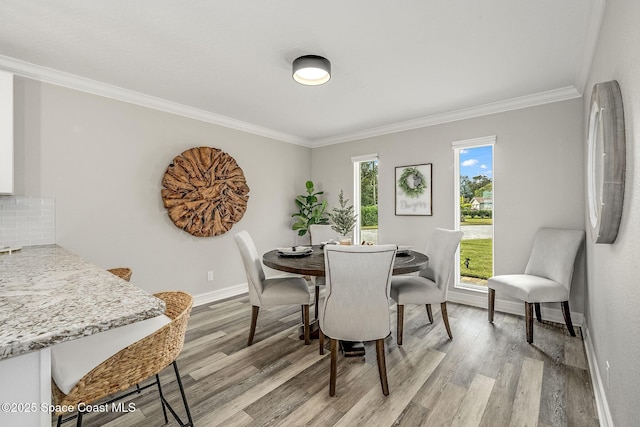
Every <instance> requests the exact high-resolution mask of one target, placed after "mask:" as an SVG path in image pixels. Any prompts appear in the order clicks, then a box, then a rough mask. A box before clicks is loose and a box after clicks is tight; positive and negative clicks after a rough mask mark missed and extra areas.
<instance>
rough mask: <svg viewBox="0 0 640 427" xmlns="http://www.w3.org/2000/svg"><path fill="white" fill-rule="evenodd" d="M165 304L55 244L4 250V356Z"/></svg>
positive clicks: (0, 331) (0, 264)
mask: <svg viewBox="0 0 640 427" xmlns="http://www.w3.org/2000/svg"><path fill="white" fill-rule="evenodd" d="M164 309H165V304H164V301H162V300H160V299H158V298H156V297H154V296H153V295H151V294H149V293H147V292H145V291H143V290H142V289H140V288H138V287H137V286H135V285H133V284H131V283H129V282H127V281H124V280H122V279H120V278H119V277H116V276H114V275H113V274H111V273H109V272H108V271H106V270H105V269H103V268H100V267H98V266H96V265H94V264H91V263H90V262H88V261H85V260H84V259H82V258H81V257H79V256H77V255H74V254H73V253H71V252H69V251H68V250H66V249H64V248H62V247H60V246H57V245H45V246H31V247H26V248H23V249H22V250H20V251H17V252H14V253H12V254H4V255H0V360H1V359H6V358H9V357H13V356H17V355H19V354H22V353H26V352H28V351H32V350H38V349H41V348H45V347H49V346H51V345H54V344H56V343H59V342H63V341H69V340H72V339H76V338H80V337H82V336H85V335H91V334H94V333H97V332H101V331H106V330H108V329H112V328H116V327H118V326H123V325H127V324H129V323H133V322H136V321H140V320H144V319H148V318H150V317H154V316H158V315H160V314H162V313H164Z"/></svg>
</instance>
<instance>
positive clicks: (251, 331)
mask: <svg viewBox="0 0 640 427" xmlns="http://www.w3.org/2000/svg"><path fill="white" fill-rule="evenodd" d="M259 311H260V307H258V306H257V305H252V306H251V329H249V339H248V340H247V346H250V345H251V344H253V336H254V335H255V334H256V323H258V312H259Z"/></svg>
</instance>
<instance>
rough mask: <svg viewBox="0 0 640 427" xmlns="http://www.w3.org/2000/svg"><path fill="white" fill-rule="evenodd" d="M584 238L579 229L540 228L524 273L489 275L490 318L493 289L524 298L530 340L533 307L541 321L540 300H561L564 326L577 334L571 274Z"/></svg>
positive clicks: (528, 340) (491, 318) (582, 232)
mask: <svg viewBox="0 0 640 427" xmlns="http://www.w3.org/2000/svg"><path fill="white" fill-rule="evenodd" d="M583 240H584V231H582V230H564V229H554V228H541V229H540V230H538V232H537V233H536V237H535V240H534V242H533V249H532V250H531V255H530V257H529V262H528V263H527V267H526V268H525V270H524V274H505V275H500V276H493V277H491V278H490V279H489V281H488V283H487V286H488V288H489V322H493V313H494V308H495V299H496V291H498V292H500V293H501V294H505V295H508V296H510V297H513V298H517V299H519V300H522V301H524V306H525V323H526V334H527V342H529V343H532V342H533V308H534V306H535V311H536V317H537V319H538V321H539V322H540V321H542V316H541V313H540V303H544V302H560V303H561V304H562V314H563V315H564V320H565V323H566V324H567V329H568V330H569V334H571V336H572V337H574V336H576V333H575V331H574V330H573V323H572V322H571V312H570V311H569V294H570V292H571V278H572V277H573V267H574V264H575V261H576V256H577V254H578V250H579V249H580V246H581V245H582V241H583Z"/></svg>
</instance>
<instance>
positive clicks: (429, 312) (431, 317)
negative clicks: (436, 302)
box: [425, 304, 433, 323]
mask: <svg viewBox="0 0 640 427" xmlns="http://www.w3.org/2000/svg"><path fill="white" fill-rule="evenodd" d="M425 307H426V308H427V317H428V318H429V323H433V312H432V311H431V304H425Z"/></svg>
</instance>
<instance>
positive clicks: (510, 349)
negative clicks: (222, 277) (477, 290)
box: [65, 296, 598, 427]
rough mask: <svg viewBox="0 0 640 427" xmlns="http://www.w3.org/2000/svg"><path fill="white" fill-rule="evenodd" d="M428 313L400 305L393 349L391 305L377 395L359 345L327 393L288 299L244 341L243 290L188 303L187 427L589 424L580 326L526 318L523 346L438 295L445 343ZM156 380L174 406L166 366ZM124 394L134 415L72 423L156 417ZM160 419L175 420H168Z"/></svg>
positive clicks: (514, 325)
mask: <svg viewBox="0 0 640 427" xmlns="http://www.w3.org/2000/svg"><path fill="white" fill-rule="evenodd" d="M433 310H434V313H433V315H434V323H433V324H429V323H428V320H427V315H426V311H425V309H424V306H409V305H407V306H405V324H404V345H403V346H401V347H399V346H397V345H396V337H395V313H396V312H395V306H394V307H393V308H392V334H391V336H389V337H388V338H387V339H386V340H385V347H386V362H387V372H388V378H389V388H390V395H389V396H388V397H385V396H383V394H382V391H381V388H380V381H379V377H378V371H377V365H376V356H375V346H374V344H373V343H367V344H366V350H367V354H366V356H365V357H356V358H344V357H342V355H339V357H338V376H337V385H336V396H335V397H333V398H332V397H329V358H330V355H329V352H328V351H325V355H324V356H320V355H319V354H318V342H317V340H313V341H312V344H311V345H309V346H305V345H304V343H303V341H300V340H299V339H298V336H297V328H296V325H297V324H298V322H299V319H300V308H299V307H297V308H296V307H283V308H275V309H264V308H263V309H261V310H260V316H259V318H258V327H257V331H256V336H255V339H254V344H253V346H251V347H246V340H247V334H248V330H249V322H250V315H251V306H250V305H249V302H248V297H247V296H241V297H237V298H233V299H230V300H226V301H223V302H218V303H215V304H210V305H205V306H200V307H196V308H194V309H193V311H192V314H191V318H190V320H189V329H188V332H187V336H186V341H185V346H184V350H183V351H182V354H181V355H180V357H179V359H178V365H179V368H180V370H181V374H182V378H183V383H184V385H185V388H186V394H187V398H188V400H189V404H190V407H191V412H192V415H193V417H194V422H195V425H196V426H198V427H209V426H217V425H221V426H225V427H229V426H267V425H268V426H299V425H300V426H301V425H320V426H334V425H335V426H365V425H366V426H368V427H377V426H421V425H423V426H491V427H493V426H518V427H520V426H537V427H546V426H550V427H551V426H580V427H585V426H587V427H588V426H598V420H597V415H596V410H595V401H594V396H593V389H592V384H591V378H590V377H589V372H588V368H587V361H586V357H585V352H584V346H583V341H582V338H581V334H580V329H579V328H576V332H577V334H578V336H577V337H571V336H569V334H568V332H567V331H566V328H565V327H564V325H559V324H554V323H549V322H543V323H539V322H536V321H534V322H535V324H534V343H533V345H530V344H527V342H526V340H525V325H524V320H523V318H522V317H518V316H512V315H506V314H502V313H498V312H496V316H495V323H494V324H493V325H492V324H490V323H488V321H487V312H486V310H484V309H480V308H474V307H468V306H464V305H458V304H452V303H449V304H448V312H449V319H450V323H451V328H452V332H453V340H452V341H450V340H449V339H448V337H447V335H446V332H445V329H444V326H443V323H442V317H441V315H440V310H439V304H438V305H433ZM523 312H524V305H523ZM312 317H313V310H312ZM327 348H328V344H327ZM161 378H162V379H163V390H164V391H165V393H166V394H167V396H168V398H169V400H170V401H171V402H175V404H174V408H176V410H177V411H178V412H179V413H180V414H182V413H183V410H182V406H181V401H180V398H179V394H178V389H177V385H176V382H175V379H174V376H173V370H172V369H170V368H169V369H166V370H165V371H164V372H163V374H162V375H161ZM130 402H132V403H135V405H136V410H135V411H133V412H130V413H125V414H123V413H103V414H95V415H94V414H91V415H89V416H86V417H85V418H84V423H83V425H85V426H109V427H115V426H144V427H147V426H162V425H164V418H163V416H162V410H161V408H160V403H159V399H158V398H157V393H156V391H155V389H149V390H146V391H145V392H143V394H142V395H141V396H137V395H136V396H135V397H134V398H132V399H131V400H130ZM68 425H74V423H73V422H70V423H68V424H65V426H68ZM168 425H171V426H174V425H177V424H176V423H175V422H173V420H172V419H171V417H170V422H169V424H168Z"/></svg>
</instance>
